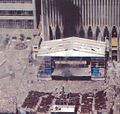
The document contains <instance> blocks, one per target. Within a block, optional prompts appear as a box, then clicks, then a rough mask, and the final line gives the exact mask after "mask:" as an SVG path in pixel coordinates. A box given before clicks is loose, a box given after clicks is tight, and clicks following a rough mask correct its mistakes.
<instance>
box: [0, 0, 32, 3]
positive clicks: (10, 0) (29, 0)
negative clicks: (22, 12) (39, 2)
mask: <svg viewBox="0 0 120 114" xmlns="http://www.w3.org/2000/svg"><path fill="white" fill-rule="evenodd" d="M0 3H32V0H0Z"/></svg>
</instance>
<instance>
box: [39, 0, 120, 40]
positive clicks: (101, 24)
mask: <svg viewBox="0 0 120 114" xmlns="http://www.w3.org/2000/svg"><path fill="white" fill-rule="evenodd" d="M41 3H42V4H41V5H42V7H41V16H42V24H43V26H42V30H43V31H42V33H43V37H44V40H50V39H51V40H52V39H59V38H63V37H69V36H80V37H88V38H95V39H97V38H98V37H103V36H105V34H107V32H106V31H108V32H109V33H111V34H112V31H113V28H114V27H115V28H116V31H117V32H118V33H119V28H120V1H119V0H42V2H41Z"/></svg>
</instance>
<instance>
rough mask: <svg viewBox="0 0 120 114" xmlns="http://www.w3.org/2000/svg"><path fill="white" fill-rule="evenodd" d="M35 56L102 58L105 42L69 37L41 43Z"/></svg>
mask: <svg viewBox="0 0 120 114" xmlns="http://www.w3.org/2000/svg"><path fill="white" fill-rule="evenodd" d="M37 56H50V57H104V56H105V42H101V41H95V40H90V39H83V38H79V37H69V38H65V39H58V40H50V41H44V42H42V44H41V46H40V50H39V51H38V54H37Z"/></svg>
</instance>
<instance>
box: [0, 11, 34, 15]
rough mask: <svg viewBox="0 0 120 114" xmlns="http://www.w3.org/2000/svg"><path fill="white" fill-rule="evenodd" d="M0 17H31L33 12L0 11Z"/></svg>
mask: <svg viewBox="0 0 120 114" xmlns="http://www.w3.org/2000/svg"><path fill="white" fill-rule="evenodd" d="M0 16H33V11H21V10H19V11H15V10H11V11H10V10H0Z"/></svg>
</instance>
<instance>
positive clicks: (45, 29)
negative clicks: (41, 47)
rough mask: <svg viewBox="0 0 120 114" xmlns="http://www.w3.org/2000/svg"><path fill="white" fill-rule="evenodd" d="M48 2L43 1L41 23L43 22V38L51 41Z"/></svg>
mask: <svg viewBox="0 0 120 114" xmlns="http://www.w3.org/2000/svg"><path fill="white" fill-rule="evenodd" d="M47 10H48V7H47V0H41V21H42V38H43V40H45V41H46V40H49V23H48V11H47Z"/></svg>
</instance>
